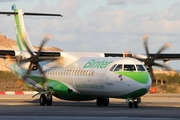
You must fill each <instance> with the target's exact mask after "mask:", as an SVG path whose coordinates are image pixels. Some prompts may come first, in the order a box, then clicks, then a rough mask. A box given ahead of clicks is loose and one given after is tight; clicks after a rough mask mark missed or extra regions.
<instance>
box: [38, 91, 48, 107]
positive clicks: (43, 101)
mask: <svg viewBox="0 0 180 120" xmlns="http://www.w3.org/2000/svg"><path fill="white" fill-rule="evenodd" d="M39 103H40V105H41V106H44V105H45V104H46V96H45V94H41V96H40V98H39Z"/></svg>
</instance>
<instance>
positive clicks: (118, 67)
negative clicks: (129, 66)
mask: <svg viewBox="0 0 180 120" xmlns="http://www.w3.org/2000/svg"><path fill="white" fill-rule="evenodd" d="M121 70H122V65H121V64H118V65H117V66H116V68H115V69H114V71H121Z"/></svg>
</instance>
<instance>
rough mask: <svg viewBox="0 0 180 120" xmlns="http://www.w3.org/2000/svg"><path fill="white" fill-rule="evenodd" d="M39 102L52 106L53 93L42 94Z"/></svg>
mask: <svg viewBox="0 0 180 120" xmlns="http://www.w3.org/2000/svg"><path fill="white" fill-rule="evenodd" d="M39 103H40V105H41V106H44V105H47V106H51V105H52V94H47V95H45V94H41V96H40V98H39Z"/></svg>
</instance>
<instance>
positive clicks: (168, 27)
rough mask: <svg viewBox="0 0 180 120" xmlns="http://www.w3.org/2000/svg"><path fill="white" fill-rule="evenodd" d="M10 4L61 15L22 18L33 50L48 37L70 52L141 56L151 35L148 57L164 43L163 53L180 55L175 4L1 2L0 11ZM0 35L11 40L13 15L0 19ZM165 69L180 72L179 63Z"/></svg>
mask: <svg viewBox="0 0 180 120" xmlns="http://www.w3.org/2000/svg"><path fill="white" fill-rule="evenodd" d="M12 4H16V7H17V8H19V9H22V10H23V12H38V13H39V12H43V13H60V14H62V15H63V17H62V18H61V17H35V16H24V22H25V27H26V30H27V32H28V34H29V37H30V39H31V41H32V43H33V45H36V46H39V44H40V43H41V40H42V39H43V37H44V36H45V35H46V34H51V35H52V36H53V38H52V39H51V40H50V41H48V43H47V44H46V46H48V47H51V46H53V47H59V48H61V49H62V50H63V51H68V52H72V51H73V52H116V53H118V52H119V53H122V52H125V51H127V50H128V51H130V52H131V53H145V49H144V46H143V40H142V36H143V35H144V34H149V39H148V47H149V51H150V53H156V52H157V51H158V50H159V49H160V47H162V46H163V45H164V44H165V43H167V42H170V43H171V45H172V48H170V49H167V50H165V51H163V53H180V48H179V46H180V14H179V13H180V1H179V0H0V11H6V12H10V11H12V10H11V6H12ZM0 23H1V24H0V32H1V33H2V34H4V35H6V36H7V37H8V38H11V39H15V27H14V26H15V25H14V19H13V16H5V15H0ZM169 66H170V67H173V68H174V69H179V70H180V61H170V62H169Z"/></svg>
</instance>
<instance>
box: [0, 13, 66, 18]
mask: <svg viewBox="0 0 180 120" xmlns="http://www.w3.org/2000/svg"><path fill="white" fill-rule="evenodd" d="M0 14H6V15H16V14H18V12H0ZM23 15H34V16H59V17H63V15H61V14H51V13H23Z"/></svg>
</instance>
